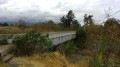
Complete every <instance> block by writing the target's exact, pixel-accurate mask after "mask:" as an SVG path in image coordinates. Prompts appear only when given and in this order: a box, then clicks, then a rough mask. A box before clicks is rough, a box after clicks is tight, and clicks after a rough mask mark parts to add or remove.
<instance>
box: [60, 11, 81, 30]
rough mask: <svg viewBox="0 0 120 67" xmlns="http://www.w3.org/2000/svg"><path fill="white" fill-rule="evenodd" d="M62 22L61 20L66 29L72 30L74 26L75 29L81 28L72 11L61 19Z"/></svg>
mask: <svg viewBox="0 0 120 67" xmlns="http://www.w3.org/2000/svg"><path fill="white" fill-rule="evenodd" d="M60 20H61V22H62V24H63V26H64V28H70V27H71V26H73V27H75V26H77V28H78V27H79V22H78V21H77V20H75V15H74V13H73V11H72V10H70V11H68V14H67V15H64V16H62V18H60ZM75 29H76V28H75Z"/></svg>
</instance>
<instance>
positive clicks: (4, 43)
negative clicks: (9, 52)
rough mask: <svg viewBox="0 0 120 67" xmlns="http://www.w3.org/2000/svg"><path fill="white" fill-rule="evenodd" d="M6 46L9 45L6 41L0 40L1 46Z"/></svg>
mask: <svg viewBox="0 0 120 67" xmlns="http://www.w3.org/2000/svg"><path fill="white" fill-rule="evenodd" d="M6 44H8V42H7V40H6V39H2V40H0V45H6Z"/></svg>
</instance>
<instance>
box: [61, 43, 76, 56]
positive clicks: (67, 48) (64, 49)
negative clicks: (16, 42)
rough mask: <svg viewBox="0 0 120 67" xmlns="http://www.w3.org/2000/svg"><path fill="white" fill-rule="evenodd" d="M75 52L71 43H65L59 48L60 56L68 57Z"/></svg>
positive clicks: (74, 47)
mask: <svg viewBox="0 0 120 67" xmlns="http://www.w3.org/2000/svg"><path fill="white" fill-rule="evenodd" d="M76 50H77V47H76V45H75V44H74V43H73V42H70V41H69V42H66V43H64V44H62V45H60V47H59V51H60V52H61V53H62V54H65V55H69V54H71V53H73V52H75V51H76Z"/></svg>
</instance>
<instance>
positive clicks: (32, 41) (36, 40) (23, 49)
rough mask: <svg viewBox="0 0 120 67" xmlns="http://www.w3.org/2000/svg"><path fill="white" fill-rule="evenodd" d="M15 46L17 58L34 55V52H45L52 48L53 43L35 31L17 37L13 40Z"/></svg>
mask: <svg viewBox="0 0 120 67" xmlns="http://www.w3.org/2000/svg"><path fill="white" fill-rule="evenodd" d="M13 44H14V45H15V50H14V51H15V54H16V55H17V56H18V55H32V54H33V53H34V51H37V52H38V50H39V52H43V51H44V50H46V49H48V48H50V47H51V46H52V42H51V40H49V38H47V37H45V36H42V35H41V34H40V33H38V32H34V31H33V32H30V33H27V34H25V35H18V36H16V37H15V38H14V39H13ZM36 49H37V50H36Z"/></svg>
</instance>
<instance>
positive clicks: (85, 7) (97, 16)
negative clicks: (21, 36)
mask: <svg viewBox="0 0 120 67" xmlns="http://www.w3.org/2000/svg"><path fill="white" fill-rule="evenodd" d="M108 8H111V11H110V14H114V13H115V12H117V11H119V10H120V0H0V21H16V20H18V19H24V20H26V21H31V22H37V21H45V20H50V19H51V20H54V21H56V22H59V21H60V17H61V16H63V15H65V14H67V12H68V11H69V10H73V12H74V13H75V16H76V19H77V20H79V21H80V23H83V16H84V14H91V15H94V17H93V18H94V20H95V21H96V22H98V23H100V22H102V21H103V19H104V18H105V9H106V10H108ZM112 17H115V18H118V19H120V13H117V14H115V15H113V16H112Z"/></svg>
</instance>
